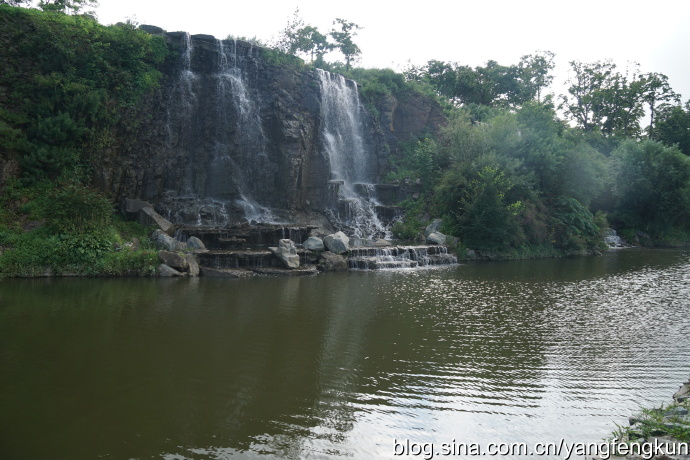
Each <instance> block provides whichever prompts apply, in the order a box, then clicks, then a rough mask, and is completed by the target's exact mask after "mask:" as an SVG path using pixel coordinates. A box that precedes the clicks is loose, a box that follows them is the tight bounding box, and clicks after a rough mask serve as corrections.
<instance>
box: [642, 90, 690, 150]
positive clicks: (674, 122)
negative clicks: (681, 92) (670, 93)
mask: <svg viewBox="0 0 690 460" xmlns="http://www.w3.org/2000/svg"><path fill="white" fill-rule="evenodd" d="M655 123H656V124H655V128H654V132H653V133H650V134H651V135H652V137H653V139H655V140H657V141H660V142H663V143H664V144H666V145H676V146H678V148H679V149H680V151H681V152H683V153H684V154H685V155H688V156H690V100H689V101H687V102H686V103H685V107H683V106H681V105H680V104H677V105H671V104H662V105H660V106H659V107H658V109H657V118H656V122H655Z"/></svg>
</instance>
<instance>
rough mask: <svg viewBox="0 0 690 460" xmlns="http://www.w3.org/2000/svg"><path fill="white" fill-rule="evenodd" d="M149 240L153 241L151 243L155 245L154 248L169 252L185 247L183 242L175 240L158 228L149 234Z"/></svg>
mask: <svg viewBox="0 0 690 460" xmlns="http://www.w3.org/2000/svg"><path fill="white" fill-rule="evenodd" d="M151 241H153V244H154V245H156V248H158V249H163V250H166V251H170V252H176V251H182V250H183V249H184V248H185V244H184V243H183V242H181V241H177V240H176V239H175V238H173V237H171V236H170V235H168V234H167V233H165V232H164V231H163V230H160V229H158V230H156V231H155V232H153V233H152V234H151Z"/></svg>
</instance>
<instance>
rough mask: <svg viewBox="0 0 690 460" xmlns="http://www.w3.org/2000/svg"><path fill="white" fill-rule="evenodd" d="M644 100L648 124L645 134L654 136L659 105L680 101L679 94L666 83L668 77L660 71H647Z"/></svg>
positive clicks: (650, 136)
mask: <svg viewBox="0 0 690 460" xmlns="http://www.w3.org/2000/svg"><path fill="white" fill-rule="evenodd" d="M644 101H645V102H646V103H647V105H648V106H649V126H648V127H647V134H648V136H649V138H650V139H653V138H654V122H655V121H656V120H655V116H656V113H657V111H658V109H659V106H660V105H663V104H670V103H673V102H675V103H676V104H677V103H679V102H680V96H679V95H678V94H676V93H675V92H674V91H673V90H672V89H671V85H669V83H668V77H667V76H666V75H664V74H661V73H648V74H647V75H646V76H645V88H644Z"/></svg>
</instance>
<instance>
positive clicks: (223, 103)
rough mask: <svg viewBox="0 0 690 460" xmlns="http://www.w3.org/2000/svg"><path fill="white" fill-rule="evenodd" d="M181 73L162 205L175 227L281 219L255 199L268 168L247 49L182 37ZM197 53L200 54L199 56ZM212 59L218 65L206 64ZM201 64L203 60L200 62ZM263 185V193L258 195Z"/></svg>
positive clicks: (173, 100) (171, 108)
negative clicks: (201, 45) (260, 178)
mask: <svg viewBox="0 0 690 460" xmlns="http://www.w3.org/2000/svg"><path fill="white" fill-rule="evenodd" d="M180 46H181V54H180V66H181V69H180V73H179V77H178V79H177V81H176V83H175V85H173V88H172V91H171V93H170V94H169V98H170V101H169V103H168V109H167V110H168V123H167V127H166V131H167V132H166V135H167V145H168V150H169V151H170V152H171V154H172V155H171V157H172V158H175V159H176V160H175V162H174V163H172V162H171V164H169V165H167V167H168V168H169V169H170V170H171V172H170V173H169V174H168V176H169V177H171V179H169V183H166V184H165V189H166V190H165V191H164V192H163V198H162V200H161V206H160V207H161V208H162V210H163V214H165V215H167V216H168V218H169V219H171V220H172V221H173V222H183V223H186V224H191V225H199V226H206V225H214V226H216V225H221V226H225V225H228V224H229V223H230V222H231V221H233V220H238V219H241V218H244V219H246V220H247V221H250V222H251V221H256V222H265V223H274V222H276V221H277V220H278V219H277V218H276V217H275V215H274V214H273V212H271V210H270V209H269V208H268V207H266V206H263V205H261V204H260V202H259V200H258V199H257V196H260V193H261V192H262V191H263V189H265V184H260V183H256V182H257V181H256V180H255V178H256V177H257V174H259V173H260V172H261V171H262V168H263V169H265V165H266V164H268V163H269V162H268V155H267V147H266V145H267V140H266V136H265V134H264V130H263V126H262V119H261V110H260V104H261V101H260V99H259V91H258V89H257V83H256V81H257V78H258V77H257V75H256V74H254V73H252V71H251V69H255V68H256V62H255V59H254V58H253V56H252V50H251V49H247V47H246V46H243V47H239V48H238V43H237V41H235V40H231V41H227V40H226V41H223V40H215V53H214V52H213V44H212V43H211V47H210V48H209V47H208V46H206V47H205V48H204V49H202V48H197V49H195V46H194V44H193V41H192V37H191V36H190V35H189V34H187V33H185V34H184V35H180ZM197 52H198V53H201V55H199V56H198V55H197ZM210 56H215V57H216V59H217V62H212V63H209V62H208V57H210ZM204 61H206V62H204ZM262 187H263V189H262Z"/></svg>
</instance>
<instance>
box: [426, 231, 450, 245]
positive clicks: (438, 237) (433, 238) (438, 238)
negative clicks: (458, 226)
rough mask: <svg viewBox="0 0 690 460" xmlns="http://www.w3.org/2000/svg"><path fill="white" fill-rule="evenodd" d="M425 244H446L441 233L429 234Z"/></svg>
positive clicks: (444, 236) (444, 237)
mask: <svg viewBox="0 0 690 460" xmlns="http://www.w3.org/2000/svg"><path fill="white" fill-rule="evenodd" d="M426 242H427V244H446V235H444V234H443V233H441V232H433V233H430V234H429V235H428V236H427V237H426Z"/></svg>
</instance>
